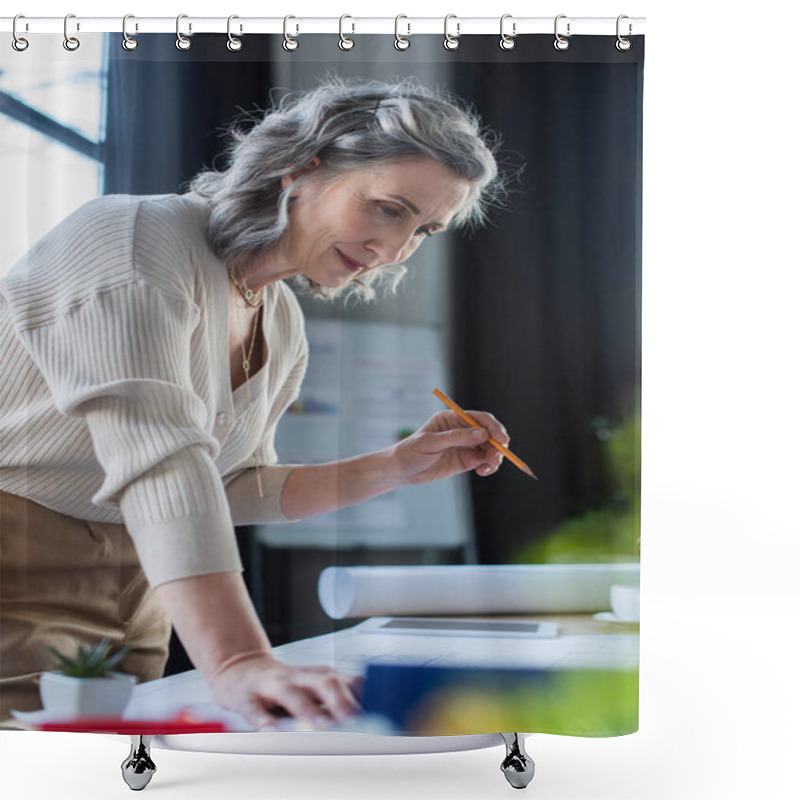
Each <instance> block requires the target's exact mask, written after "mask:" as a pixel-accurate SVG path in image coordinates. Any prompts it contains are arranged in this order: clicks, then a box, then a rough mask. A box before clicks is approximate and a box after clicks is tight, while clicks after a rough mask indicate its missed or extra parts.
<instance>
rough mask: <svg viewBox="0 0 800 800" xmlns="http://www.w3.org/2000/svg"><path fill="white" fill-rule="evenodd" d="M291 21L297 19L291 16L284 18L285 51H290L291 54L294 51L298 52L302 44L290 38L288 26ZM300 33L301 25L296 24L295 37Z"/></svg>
mask: <svg viewBox="0 0 800 800" xmlns="http://www.w3.org/2000/svg"><path fill="white" fill-rule="evenodd" d="M290 19H297V17H293V16H292V15H291V14H289V15H288V16H286V17H284V18H283V49H284V50H287V51H289V52H290V53H291V52H293V51H294V50H297V48H298V47H299V45H300V43H299V42H298V41H297V39H294V38H292V37H291V36H289V31H288V30H287V26H288V25H289V20H290ZM298 33H300V25H299V23H296V24H295V36H296V35H297V34H298Z"/></svg>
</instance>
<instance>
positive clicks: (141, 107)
mask: <svg viewBox="0 0 800 800" xmlns="http://www.w3.org/2000/svg"><path fill="white" fill-rule="evenodd" d="M226 41H227V37H226V36H221V35H217V34H203V35H202V36H199V37H196V38H195V40H194V41H193V44H192V47H191V48H190V49H189V50H187V51H183V52H181V51H178V50H177V48H176V47H175V36H174V35H172V34H152V35H150V34H148V36H147V37H144V38H143V39H142V41H141V43H140V44H139V46H138V47H137V49H136V50H134V51H132V52H127V51H125V50H123V49H122V48H118V49H119V52H118V53H117V52H116V48H113V47H112V58H111V59H110V64H109V78H108V104H107V108H108V113H107V136H106V176H105V193H106V194H112V193H113V194H160V193H168V192H176V191H180V190H181V188H182V187H183V185H184V184H185V182H186V181H188V180H191V178H193V177H194V176H195V175H196V174H197V172H198V171H199V170H200V169H202V168H203V167H210V166H212V165H213V164H214V159H215V158H216V157H217V156H219V155H220V153H221V152H222V151H223V149H224V147H225V144H226V138H225V136H224V134H225V132H226V130H227V128H228V126H229V125H230V123H231V122H232V121H233V120H235V119H241V124H247V120H246V118H245V117H246V115H247V114H248V113H252V112H253V111H254V109H255V107H259V108H261V109H264V108H266V107H267V105H268V104H269V92H270V89H271V86H272V70H271V64H270V58H269V54H268V50H267V42H266V37H253V38H252V39H250V40H248V42H247V50H246V51H243V52H241V53H230V52H229V51H228V50H227V48H226V47H225V42H226ZM156 59H157V60H156ZM218 165H219V162H218Z"/></svg>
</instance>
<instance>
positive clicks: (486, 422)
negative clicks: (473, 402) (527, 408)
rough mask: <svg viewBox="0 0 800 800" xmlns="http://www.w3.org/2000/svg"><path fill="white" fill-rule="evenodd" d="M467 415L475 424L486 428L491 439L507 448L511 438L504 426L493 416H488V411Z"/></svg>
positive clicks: (471, 412) (469, 412)
mask: <svg viewBox="0 0 800 800" xmlns="http://www.w3.org/2000/svg"><path fill="white" fill-rule="evenodd" d="M467 414H469V416H471V417H472V418H473V419H474V420H475V422H477V423H478V424H480V425H481V426H482V427H484V428H486V430H487V431H489V436H491V437H492V439H494V440H495V441H496V442H500V444H502V445H504V446H506V447H507V446H508V443H509V442H510V441H511V437H510V436H509V435H508V431H507V430H506V428H505V425H503V424H502V423H501V422H499V421H498V420H497V418H496V417H495V416H494V414H490V413H489V412H488V411H467Z"/></svg>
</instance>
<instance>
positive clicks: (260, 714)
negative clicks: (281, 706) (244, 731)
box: [241, 698, 277, 730]
mask: <svg viewBox="0 0 800 800" xmlns="http://www.w3.org/2000/svg"><path fill="white" fill-rule="evenodd" d="M241 714H242V716H243V717H244V718H245V719H246V720H247V721H248V722H249V723H250V724H251V725H253V726H254V727H255V728H257V729H258V730H264V729H265V728H267V729H268V728H272V727H273V726H274V725H275V723H276V721H277V717H276V716H275V714H270V712H269V711H267V709H266V708H265V707H264V705H263V704H262V703H261V702H260V701H259V699H258V698H253V699H252V700H250V701H249V702H246V703H245V704H244V706H243V707H242V709H241Z"/></svg>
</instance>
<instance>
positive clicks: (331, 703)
mask: <svg viewBox="0 0 800 800" xmlns="http://www.w3.org/2000/svg"><path fill="white" fill-rule="evenodd" d="M307 677H308V678H312V680H309V681H308V684H307V688H308V690H309V691H311V692H313V693H314V694H315V695H316V697H317V699H318V700H319V702H320V703H321V705H322V706H323V708H324V710H325V711H327V713H328V714H329V715H330V716H331V717H333V718H334V719H336V720H338V721H344V720H346V719H348V718H349V717H351V716H353V715H354V714H356V713H358V712H359V711H360V710H361V707H360V705H359V703H358V701H357V700H356V698H355V694H354V693H353V691H352V689H351V688H350V686H349V685H348V683H347V681H346V680H345V679H344V678H343V676H341V675H338V674H337V673H336V672H333V671H331V672H329V673H328V674H317V675H313V676H312V675H308V676H307Z"/></svg>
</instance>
